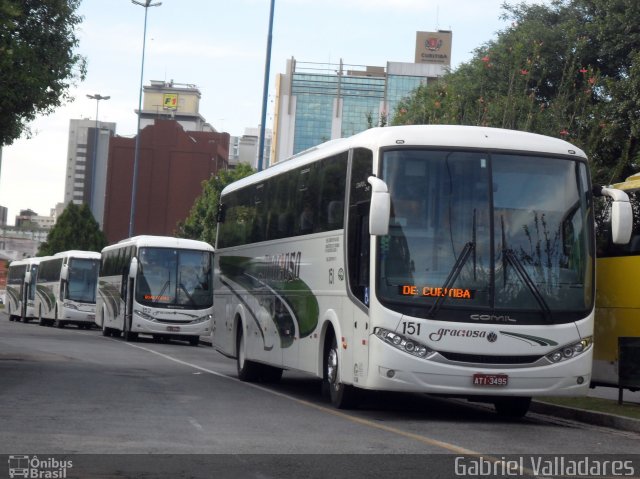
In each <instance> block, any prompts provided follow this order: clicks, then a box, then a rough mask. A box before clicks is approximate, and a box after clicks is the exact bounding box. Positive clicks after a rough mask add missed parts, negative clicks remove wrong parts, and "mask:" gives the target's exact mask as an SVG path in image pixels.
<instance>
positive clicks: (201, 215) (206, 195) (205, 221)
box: [177, 163, 255, 245]
mask: <svg viewBox="0 0 640 479" xmlns="http://www.w3.org/2000/svg"><path fill="white" fill-rule="evenodd" d="M254 172H255V170H254V169H253V168H251V166H249V165H248V164H245V163H241V164H240V165H238V166H237V167H236V168H235V169H233V170H221V171H219V172H218V174H217V175H216V176H212V177H211V178H210V179H209V180H206V181H203V182H202V194H201V195H200V196H199V197H198V198H196V200H195V202H194V204H193V206H192V207H191V211H190V213H189V216H188V217H187V219H186V220H185V221H184V222H180V223H178V225H177V235H178V236H179V237H181V238H190V239H197V240H201V241H206V242H207V243H209V244H212V245H215V244H216V228H217V216H218V204H219V203H220V192H221V191H222V190H223V189H224V187H225V186H227V185H228V184H231V183H233V182H234V181H237V180H239V179H241V178H244V177H245V176H249V175H251V174H253V173H254Z"/></svg>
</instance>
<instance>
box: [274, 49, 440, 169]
mask: <svg viewBox="0 0 640 479" xmlns="http://www.w3.org/2000/svg"><path fill="white" fill-rule="evenodd" d="M444 71H445V69H444V68H443V67H441V66H434V65H424V64H417V63H397V62H389V63H387V65H386V67H376V66H362V65H346V64H344V63H342V61H341V62H340V63H339V64H327V63H323V64H320V63H309V62H297V61H296V60H295V59H293V58H292V59H290V60H288V62H287V73H286V74H281V75H279V78H278V87H277V90H278V91H277V93H276V110H275V112H274V136H273V138H274V141H273V143H272V151H271V158H272V159H273V161H281V160H284V159H286V158H288V157H289V156H291V155H295V154H297V153H299V152H301V151H304V150H306V149H309V148H312V147H314V146H316V145H319V144H320V143H324V142H325V141H328V140H331V139H335V138H344V137H348V136H351V135H354V134H356V133H359V132H361V131H363V130H366V129H367V128H370V127H371V126H378V125H380V124H381V123H382V124H385V123H388V122H389V121H391V119H392V116H393V113H394V111H395V108H396V106H397V104H398V102H399V101H400V100H401V99H403V98H404V97H406V96H408V95H409V94H411V92H412V91H413V90H414V89H415V88H416V87H418V86H419V85H420V84H422V83H426V82H428V81H435V80H436V79H437V78H438V77H439V76H441V75H442V74H443V73H444Z"/></svg>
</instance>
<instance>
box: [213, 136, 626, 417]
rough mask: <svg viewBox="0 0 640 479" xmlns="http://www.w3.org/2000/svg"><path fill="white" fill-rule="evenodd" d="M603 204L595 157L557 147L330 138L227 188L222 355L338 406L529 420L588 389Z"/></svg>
mask: <svg viewBox="0 0 640 479" xmlns="http://www.w3.org/2000/svg"><path fill="white" fill-rule="evenodd" d="M602 193H603V194H612V191H610V190H608V189H602ZM615 193H619V195H618V194H615V195H613V196H616V199H615V200H614V202H613V209H612V212H613V213H614V214H613V216H614V221H613V222H614V223H615V224H616V226H615V227H614V228H613V231H615V233H614V234H613V238H614V241H615V242H626V241H628V238H629V232H630V225H631V215H630V213H631V209H630V207H629V203H628V198H627V196H626V195H625V194H624V193H622V192H617V191H616V192H615ZM592 198H593V194H592V185H591V182H590V178H589V167H588V163H587V158H586V156H585V154H584V153H583V152H582V151H580V150H579V149H578V148H576V147H575V146H573V145H571V144H569V143H567V142H565V141H562V140H559V139H557V138H549V137H545V136H541V135H535V134H531V133H524V132H518V131H509V130H502V129H495V128H482V127H463V126H444V125H429V126H424V125H421V126H401V127H387V128H373V129H370V130H367V131H365V132H363V133H360V134H358V135H355V136H353V137H351V138H345V139H343V140H336V141H331V142H328V143H327V144H324V145H320V146H318V147H317V148H313V149H310V150H308V151H306V152H303V153H301V154H299V155H297V156H295V157H293V158H291V159H289V160H287V161H283V162H280V163H278V164H276V165H275V166H273V167H271V168H269V169H266V170H264V171H262V172H259V173H256V174H254V175H252V176H249V177H247V178H244V179H241V180H239V181H237V182H235V183H233V184H231V185H229V186H227V187H226V188H225V189H224V190H223V191H222V193H221V195H220V211H219V218H218V232H217V243H216V256H215V258H216V269H215V272H216V274H215V281H216V283H215V288H214V291H215V299H214V305H215V314H214V326H213V328H214V332H213V336H212V337H213V343H214V346H215V347H216V348H217V349H218V350H219V351H221V352H222V353H223V354H226V355H228V356H231V357H236V358H237V370H238V376H239V377H240V379H242V380H247V381H251V380H262V381H265V380H277V379H279V378H280V375H281V374H282V370H283V369H294V370H298V371H303V372H306V373H310V374H312V375H315V376H317V377H318V378H321V379H323V384H324V390H325V391H326V392H327V393H328V395H329V396H330V398H331V401H332V402H333V404H334V405H335V406H336V407H339V408H343V407H350V406H353V405H354V404H356V403H357V400H358V396H359V393H360V392H362V391H363V390H387V391H405V392H421V393H432V394H442V395H452V396H462V397H466V398H469V399H470V400H476V401H488V402H493V403H494V405H495V408H496V410H497V412H498V413H499V414H502V415H506V416H521V415H523V414H526V412H527V410H528V407H529V404H530V401H531V397H532V396H539V395H550V396H551V395H553V396H558V395H561V396H572V395H585V394H586V393H587V391H588V388H589V383H590V379H591V360H592V352H593V348H592V338H593V317H594V298H595V288H594V287H595V281H594V267H595V263H594V257H595V248H594V228H593V225H594V220H593V212H592V210H593V206H592V203H593V199H592Z"/></svg>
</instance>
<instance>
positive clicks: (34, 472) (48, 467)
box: [9, 455, 73, 479]
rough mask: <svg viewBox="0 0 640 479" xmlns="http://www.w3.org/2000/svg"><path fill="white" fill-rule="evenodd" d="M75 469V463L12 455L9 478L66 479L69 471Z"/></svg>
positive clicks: (50, 458)
mask: <svg viewBox="0 0 640 479" xmlns="http://www.w3.org/2000/svg"><path fill="white" fill-rule="evenodd" d="M72 467H73V461H70V460H66V459H56V458H53V457H47V458H46V459H39V458H38V456H33V457H31V456H25V455H11V456H9V477H10V478H14V477H25V478H32V479H65V478H66V477H67V469H71V468H72Z"/></svg>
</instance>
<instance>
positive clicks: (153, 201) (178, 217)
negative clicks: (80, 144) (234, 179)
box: [103, 120, 229, 243]
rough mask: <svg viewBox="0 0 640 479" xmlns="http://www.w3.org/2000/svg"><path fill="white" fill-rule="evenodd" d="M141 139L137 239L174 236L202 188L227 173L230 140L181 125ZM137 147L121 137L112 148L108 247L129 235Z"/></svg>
mask: <svg viewBox="0 0 640 479" xmlns="http://www.w3.org/2000/svg"><path fill="white" fill-rule="evenodd" d="M139 135H140V138H139V148H140V157H139V164H138V177H137V182H136V183H137V185H136V211H135V221H134V225H133V234H134V235H141V234H152V235H166V236H173V235H174V234H175V231H176V228H177V224H178V222H179V221H184V220H185V219H186V218H187V217H188V216H189V212H190V210H191V207H192V206H193V203H194V202H195V199H196V198H197V197H198V196H200V195H201V194H202V182H203V181H205V180H208V179H209V178H211V176H213V175H215V174H216V173H217V172H218V171H219V170H224V169H226V168H227V165H228V157H229V134H228V133H217V132H210V131H185V130H184V129H183V128H182V126H181V125H180V124H178V123H177V122H176V121H173V120H156V121H155V123H154V124H152V125H149V126H147V127H145V128H144V129H142V130H141V131H140V133H139ZM135 143H136V139H135V138H124V137H120V136H115V137H113V138H112V139H111V142H110V146H109V168H108V171H107V176H108V177H107V196H106V200H105V212H104V228H103V230H104V233H105V235H106V236H107V240H108V241H109V243H115V242H117V241H120V240H121V239H124V238H127V237H128V234H129V219H130V211H131V189H132V178H133V159H134V154H135Z"/></svg>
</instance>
